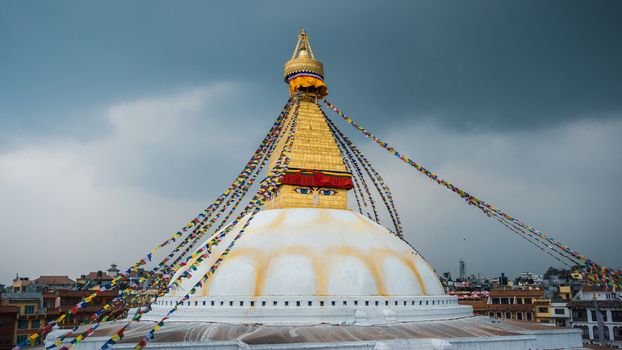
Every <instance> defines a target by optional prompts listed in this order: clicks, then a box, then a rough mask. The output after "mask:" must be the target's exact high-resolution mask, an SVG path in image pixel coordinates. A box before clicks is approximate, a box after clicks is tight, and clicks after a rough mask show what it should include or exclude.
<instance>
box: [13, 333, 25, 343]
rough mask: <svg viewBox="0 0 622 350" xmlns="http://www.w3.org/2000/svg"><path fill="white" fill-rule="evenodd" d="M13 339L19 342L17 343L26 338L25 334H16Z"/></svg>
mask: <svg viewBox="0 0 622 350" xmlns="http://www.w3.org/2000/svg"><path fill="white" fill-rule="evenodd" d="M15 340H16V341H17V343H18V344H19V343H21V342H23V341H25V340H26V336H25V335H18V336H17V339H15Z"/></svg>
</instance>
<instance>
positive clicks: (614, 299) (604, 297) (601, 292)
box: [568, 286, 622, 346]
mask: <svg viewBox="0 0 622 350" xmlns="http://www.w3.org/2000/svg"><path fill="white" fill-rule="evenodd" d="M568 308H569V309H570V310H571V324H572V327H574V328H579V329H581V332H582V336H583V339H585V340H588V341H591V342H596V343H597V342H599V340H600V339H599V322H598V315H597V312H600V314H601V316H602V321H603V322H602V326H603V327H602V329H603V338H604V341H605V343H606V344H612V345H616V346H622V298H621V297H620V295H619V294H617V293H616V292H614V291H612V290H607V289H605V288H598V287H589V286H585V287H583V288H582V289H581V290H580V291H579V292H578V293H577V294H576V295H575V296H574V298H572V300H570V301H569V302H568Z"/></svg>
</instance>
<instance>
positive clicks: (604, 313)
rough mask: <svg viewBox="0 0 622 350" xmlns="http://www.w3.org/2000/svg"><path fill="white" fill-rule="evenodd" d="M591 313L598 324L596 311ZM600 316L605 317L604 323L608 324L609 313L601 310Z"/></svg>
mask: <svg viewBox="0 0 622 350" xmlns="http://www.w3.org/2000/svg"><path fill="white" fill-rule="evenodd" d="M590 312H591V313H592V321H593V322H597V321H598V319H597V318H596V311H594V310H591V311H590ZM600 314H601V315H603V321H605V322H607V312H605V311H602V310H601V311H600Z"/></svg>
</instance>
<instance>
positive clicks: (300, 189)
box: [296, 187, 311, 194]
mask: <svg viewBox="0 0 622 350" xmlns="http://www.w3.org/2000/svg"><path fill="white" fill-rule="evenodd" d="M296 192H298V193H300V194H310V193H311V189H310V188H309V187H298V188H297V189H296Z"/></svg>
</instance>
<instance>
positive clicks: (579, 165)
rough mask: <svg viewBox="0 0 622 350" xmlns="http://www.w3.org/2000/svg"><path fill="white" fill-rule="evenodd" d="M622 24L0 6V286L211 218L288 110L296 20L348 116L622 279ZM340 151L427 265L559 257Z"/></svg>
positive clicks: (547, 6)
mask: <svg viewBox="0 0 622 350" xmlns="http://www.w3.org/2000/svg"><path fill="white" fill-rule="evenodd" d="M621 16H622V3H621V2H619V1H597V2H595V1H587V0H586V1H566V0H564V1H499V0H494V1H493V0H491V1H438V0H434V1H416V2H415V1H403V2H400V1H395V2H387V1H382V2H380V1H378V2H364V1H349V2H347V1H313V2H311V1H306V2H302V1H296V2H294V1H279V2H275V1H262V2H250V1H249V2H239V1H226V2H222V1H221V2H216V1H213V2H207V1H175V2H172V1H171V2H162V1H132V2H127V1H101V2H84V1H50V2H41V1H3V2H1V3H0V237H1V239H2V243H1V244H0V262H1V263H0V283H3V282H4V283H6V282H9V281H10V279H11V278H13V277H14V276H15V274H16V273H19V274H20V275H25V276H30V277H33V278H35V277H37V276H39V275H41V274H69V275H70V276H72V277H75V276H77V275H79V274H81V273H87V272H89V271H96V270H98V269H106V268H107V267H108V266H109V264H110V263H113V262H116V263H117V264H119V265H120V266H121V267H123V268H124V267H126V266H127V265H129V264H131V263H133V262H134V261H135V259H136V258H138V257H139V256H141V255H142V254H144V253H145V252H146V251H148V250H149V249H150V248H151V247H152V246H153V245H154V244H155V243H156V242H159V241H161V240H162V239H164V238H166V237H168V236H169V235H170V234H171V233H172V232H174V231H175V230H177V229H178V228H179V226H181V225H182V224H183V223H185V222H186V221H187V220H188V219H189V218H191V217H193V215H195V214H196V213H197V212H198V211H199V210H201V209H202V208H204V207H205V206H206V205H208V204H209V203H210V202H211V200H212V199H213V198H214V197H215V196H216V195H217V194H218V193H220V192H221V191H222V189H223V188H224V187H225V186H227V185H228V183H230V181H231V180H232V179H233V178H234V177H235V176H236V174H237V172H239V170H240V168H241V166H242V165H243V163H244V162H245V161H246V160H247V159H248V157H249V156H250V154H251V152H252V151H253V150H254V149H255V148H256V146H257V144H258V142H259V141H260V140H261V138H262V137H263V136H264V134H265V132H266V131H267V130H268V128H269V127H270V125H271V123H272V121H273V120H274V118H275V117H276V115H277V113H278V112H279V111H280V109H281V107H282V105H283V104H284V103H285V101H286V99H287V97H288V90H287V87H286V85H285V84H284V83H283V80H282V69H283V63H284V62H285V61H286V60H287V59H288V58H289V56H290V55H291V52H292V50H293V47H294V45H295V39H296V34H297V32H298V31H299V30H300V28H303V27H304V28H305V29H306V30H307V32H308V34H309V36H310V39H311V43H312V45H313V49H314V53H315V54H316V56H317V57H318V58H319V59H320V60H322V61H323V63H324V65H325V71H326V74H325V75H326V82H327V84H328V86H329V89H330V95H329V99H330V100H331V101H332V102H334V103H335V104H336V105H337V106H339V107H340V108H342V109H343V110H344V111H345V112H346V113H348V114H349V115H351V116H352V117H353V118H355V119H357V120H359V121H360V122H361V123H362V124H363V125H365V126H366V127H368V128H369V129H370V130H372V131H374V132H375V133H376V134H378V135H379V136H380V137H382V138H384V139H386V140H387V141H388V142H389V143H391V144H393V145H394V146H395V147H396V148H397V149H398V150H401V151H403V152H404V153H406V154H408V155H409V156H411V157H412V158H414V159H415V160H417V161H419V162H421V163H422V164H424V165H426V166H427V167H429V168H431V169H433V170H435V171H437V172H438V173H439V174H440V175H441V176H443V177H444V178H446V179H448V180H449V181H451V182H452V183H454V184H456V185H458V186H460V187H462V188H463V189H465V190H467V191H469V192H471V193H474V194H476V195H478V196H479V197H480V198H482V199H484V200H486V201H487V202H490V203H492V204H494V205H496V206H498V207H501V208H503V209H505V210H506V211H508V212H509V213H510V214H512V215H513V216H515V217H518V218H520V219H522V220H523V221H525V222H527V223H528V224H530V225H532V226H535V227H538V228H540V229H541V230H543V231H544V232H546V233H547V234H549V235H551V236H553V237H555V238H557V239H558V240H560V241H562V242H565V243H568V245H569V246H570V247H572V248H574V249H576V250H578V251H580V252H583V253H585V254H586V255H587V256H589V257H591V258H592V259H593V260H595V261H597V262H601V263H603V264H605V265H609V266H613V267H621V266H622V258H621V256H622V254H620V251H621V249H622V239H621V236H622V234H621V232H620V223H619V220H618V218H619V217H620V214H622V213H621V208H622V206H621V205H620V198H621V196H622V187H621V186H620V185H619V180H620V178H622V155H621V154H620V151H621V150H622V138H621V137H620V135H622V65H621V62H622V40H621V39H620V38H622V21H620V17H621ZM336 122H337V123H338V124H337V125H339V126H340V127H341V129H342V130H344V131H345V132H346V133H347V134H348V135H351V136H354V135H356V134H355V130H354V129H352V128H351V127H350V126H348V125H347V124H344V123H343V122H341V121H339V120H336ZM354 139H355V140H356V142H357V143H358V144H359V145H360V146H361V148H362V149H363V150H364V151H365V152H367V153H368V155H369V158H370V160H371V161H372V162H373V163H374V164H375V165H376V167H377V168H378V169H379V170H380V171H381V173H382V174H384V176H385V178H386V179H387V182H388V184H389V185H390V186H391V188H392V189H393V192H394V194H395V197H396V203H397V206H398V209H399V210H400V213H401V215H402V217H403V222H404V225H405V227H406V231H407V238H408V240H409V241H410V242H412V243H413V244H414V245H415V246H416V247H417V248H418V249H419V251H421V253H422V254H423V255H424V256H425V257H427V258H428V259H429V260H430V262H431V263H432V265H433V266H434V267H435V268H436V269H437V270H438V271H447V270H449V271H451V272H452V273H454V274H455V273H457V268H458V260H459V259H460V258H463V259H464V260H465V261H466V263H467V272H468V273H477V272H481V273H483V274H485V275H491V276H496V275H498V274H499V273H500V272H505V273H509V274H511V275H515V274H517V273H520V272H521V271H533V272H537V273H542V272H544V270H545V269H546V268H547V267H548V266H551V265H553V266H558V265H556V261H555V260H552V259H551V258H550V257H548V256H547V255H544V254H543V253H542V252H540V251H539V250H537V249H536V248H534V247H532V246H530V245H528V244H527V243H526V242H525V241H524V240H522V239H520V238H518V237H516V235H515V234H513V233H512V232H510V231H508V230H507V229H505V227H503V226H502V225H500V224H498V223H496V222H494V221H491V219H489V218H487V217H486V216H484V215H482V214H481V213H480V212H478V211H477V210H476V209H474V208H472V207H468V206H466V205H465V204H464V203H463V202H462V201H461V200H459V199H458V198H457V197H456V196H455V195H452V194H451V193H449V192H447V191H446V190H443V189H442V188H440V187H439V186H437V185H435V184H433V183H432V182H430V181H429V180H427V179H425V178H424V177H423V176H422V175H420V174H418V173H417V172H415V171H414V170H413V169H412V168H408V167H407V166H405V165H404V164H402V163H401V162H399V161H398V160H396V159H394V158H391V157H390V156H389V155H388V154H387V153H386V152H382V151H380V150H378V149H377V148H376V146H375V145H373V144H371V143H370V142H369V141H366V140H364V139H361V138H360V137H354Z"/></svg>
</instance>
